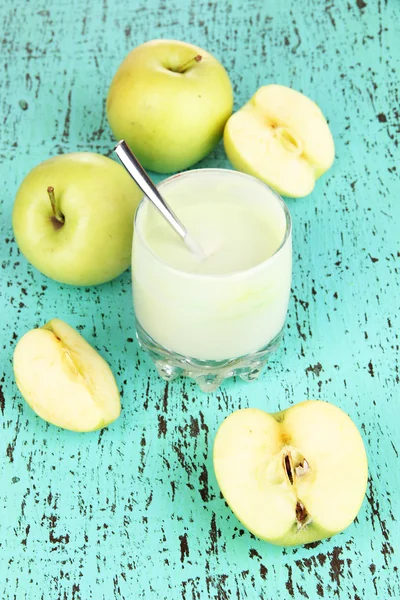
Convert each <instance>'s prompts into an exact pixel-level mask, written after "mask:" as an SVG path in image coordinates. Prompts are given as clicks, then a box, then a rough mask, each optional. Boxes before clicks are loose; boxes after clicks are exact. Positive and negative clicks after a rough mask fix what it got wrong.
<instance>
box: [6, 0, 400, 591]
mask: <svg viewBox="0 0 400 600" xmlns="http://www.w3.org/2000/svg"><path fill="white" fill-rule="evenodd" d="M0 20H1V27H2V31H3V36H2V37H3V40H2V45H1V49H2V50H1V55H0V64H1V69H2V78H1V82H0V85H1V92H2V93H1V115H2V126H1V131H0V136H1V138H0V155H1V166H0V169H1V180H2V190H1V194H0V202H1V204H0V206H1V223H0V236H1V237H0V254H1V261H0V262H1V266H2V270H1V317H0V319H1V321H0V324H1V327H0V336H1V338H0V339H1V350H2V355H1V370H0V390H1V396H0V397H1V404H0V408H1V417H0V418H1V444H0V474H1V486H0V506H1V519H0V527H1V531H0V565H1V566H0V573H1V577H0V597H1V598H2V599H4V600H7V599H11V598H15V599H18V600H20V599H23V598H29V599H30V600H39V599H41V600H45V599H46V600H47V599H50V600H55V599H74V600H88V599H90V598H95V599H96V600H97V599H100V598H105V599H107V600H110V599H121V598H124V599H131V598H146V599H147V598H157V599H158V598H168V599H177V598H182V599H184V600H189V599H190V600H192V599H193V600H195V599H203V598H218V599H224V598H238V599H244V598H252V599H253V598H263V599H267V600H269V599H276V598H283V599H286V598H287V599H289V600H290V599H292V598H295V599H301V598H310V599H317V598H340V599H347V598H349V599H354V600H357V599H359V598H363V599H367V600H369V599H370V598H380V599H381V600H382V599H386V598H389V597H391V598H400V587H399V571H398V566H399V539H400V529H399V516H398V515H399V512H400V511H399V491H400V480H399V472H400V470H399V458H398V453H399V451H400V444H399V441H400V440H399V426H398V409H399V372H398V343H399V342H398V331H399V271H398V268H399V256H400V254H399V250H400V248H399V233H398V231H399V216H400V215H399V212H400V211H399V202H398V200H399V198H398V196H399V192H400V188H399V178H398V170H397V169H398V157H399V149H398V138H399V112H398V111H399V97H398V85H399V83H398V82H399V57H400V52H399V50H400V47H399V40H400V32H399V21H400V5H399V3H397V2H395V1H394V0H392V1H391V2H389V1H386V2H385V1H384V0H378V1H377V2H372V0H366V1H363V0H348V1H346V2H345V1H340V0H332V2H330V3H327V2H319V1H317V0H315V1H310V0H309V1H303V2H296V1H295V0H292V1H287V2H281V3H275V2H256V1H254V0H250V1H245V0H243V1H241V2H239V1H236V2H229V0H220V1H219V2H215V1H211V2H205V1H204V0H198V1H197V2H194V1H193V2H190V3H186V4H185V3H183V2H181V1H180V0H171V1H169V2H164V1H163V0H138V1H136V2H128V3H126V2H122V1H120V0H104V1H103V2H102V3H98V2H90V1H89V0H75V2H58V0H47V1H46V2H44V1H40V0H36V1H32V2H22V1H17V2H13V3H12V2H10V1H9V2H5V1H4V0H3V2H2V3H1V7H0ZM155 37H171V38H178V39H179V38H180V39H185V40H187V41H191V42H194V43H197V44H199V45H200V46H204V47H205V48H207V49H208V50H210V51H212V52H213V53H215V54H216V56H217V57H218V58H220V59H221V60H222V62H223V63H224V65H225V66H226V68H227V69H228V71H229V74H230V76H231V78H232V81H233V84H234V88H235V106H236V107H239V106H240V105H242V104H243V103H244V102H245V101H246V100H247V99H248V98H249V96H250V95H252V94H253V92H254V91H255V90H256V89H257V88H258V87H259V86H260V85H262V84H265V83H271V82H279V83H282V84H286V85H290V86H293V87H295V88H297V89H299V90H301V91H304V92H305V93H307V94H308V95H310V96H311V97H312V98H313V99H315V100H316V101H317V103H318V104H319V105H320V106H321V107H322V109H323V111H324V112H325V114H326V115H327V117H328V118H329V121H330V124H331V127H332V131H333V134H334V137H335V140H336V147H337V160H336V162H335V165H334V167H333V168H332V170H331V172H330V173H329V174H328V175H327V176H326V177H324V178H323V179H322V180H320V181H319V182H318V184H317V186H316V189H315V191H314V192H313V194H311V195H310V196H309V197H308V198H305V199H302V200H297V201H293V200H289V206H290V210H291V213H292V217H293V221H294V275H293V296H292V300H291V304H290V310H289V319H288V325H287V330H286V336H285V341H284V345H283V347H282V349H281V350H280V352H279V353H278V354H277V355H276V357H275V358H274V359H273V360H272V361H271V363H270V366H269V368H268V369H267V370H266V372H265V374H264V375H263V376H262V378H261V379H260V380H259V381H257V382H255V383H252V384H245V383H243V382H241V381H229V382H228V383H226V384H225V385H223V386H222V387H221V389H220V390H219V391H218V392H217V393H215V394H212V395H204V394H202V393H200V392H199V391H198V390H197V389H196V388H195V387H194V385H193V384H191V383H188V382H186V381H184V380H179V381H176V382H174V383H172V384H170V385H166V384H165V383H164V382H163V381H161V380H160V379H159V378H158V377H157V376H156V373H155V370H154V368H153V366H152V365H151V363H150V361H149V360H148V359H147V358H146V356H144V355H143V354H142V353H141V352H140V351H139V350H138V348H137V346H136V343H135V341H134V322H133V312H132V304H131V290H130V273H129V272H127V273H125V274H124V275H123V276H122V277H120V278H119V279H118V280H116V281H113V282H111V283H109V284H107V285H104V286H100V287H95V288H91V289H79V288H71V287H67V286H63V285H58V284H57V283H55V282H52V281H50V280H48V279H46V278H45V277H44V276H41V275H40V274H38V273H37V272H36V271H35V270H34V269H33V268H32V267H30V266H29V265H28V264H27V262H26V261H25V259H24V258H23V257H21V256H20V254H19V252H18V249H17V247H16V244H15V242H14V240H13V236H12V230H11V221H10V218H11V209H12V203H13V198H14V195H15V192H16V190H17V187H18V185H19V183H20V181H21V180H22V178H23V177H24V175H25V174H26V173H27V172H28V171H29V169H30V168H32V167H33V166H34V165H36V164H37V163H39V162H41V161H42V160H44V159H45V158H47V157H48V156H50V155H52V154H54V153H58V152H68V151H73V150H94V151H98V152H101V153H104V154H110V149H111V148H112V145H113V139H112V136H111V134H110V131H109V129H108V126H107V122H106V117H105V112H104V98H105V95H106V92H107V88H108V85H109V83H110V80H111V77H112V75H113V73H114V71H115V70H116V68H117V66H118V64H119V63H120V61H121V60H122V58H123V57H124V56H125V55H126V53H127V52H128V51H129V50H130V49H131V48H132V47H134V46H136V45H137V44H140V43H141V42H143V41H145V40H148V39H152V38H155ZM200 166H219V167H228V166H229V165H228V162H227V160H226V158H225V155H224V151H223V148H222V146H219V147H218V148H217V149H216V150H215V151H214V152H213V153H212V154H211V155H210V156H209V157H208V158H207V159H206V160H204V161H203V162H202V163H201V165H200ZM159 179H160V178H159ZM53 316H58V317H60V318H62V319H65V320H66V321H68V322H69V323H71V324H72V325H74V326H75V327H77V328H78V329H79V330H81V331H82V333H83V334H84V335H85V336H86V338H87V339H88V340H89V341H90V342H91V343H92V344H94V345H95V347H96V348H97V349H98V350H99V351H100V352H101V354H102V355H103V356H104V357H105V358H106V359H107V360H108V361H109V362H110V364H111V365H112V367H113V370H114V372H115V373H116V376H117V380H118V384H119V387H120V389H121V393H122V394H123V397H122V402H123V412H122V416H121V418H120V419H119V421H118V422H116V423H115V424H114V425H112V426H110V427H109V428H107V429H106V430H104V431H101V432H100V433H93V434H85V435H81V434H74V433H70V432H67V431H62V430H59V429H57V428H55V427H52V426H50V425H47V424H46V423H45V422H43V421H41V420H40V419H39V418H37V417H36V416H35V415H34V414H33V412H32V411H31V410H30V409H29V408H28V407H27V406H26V405H25V403H24V402H23V401H22V399H21V397H20V395H19V394H18V392H17V390H16V387H15V384H14V381H13V375H12V368H11V358H12V352H13V349H14V346H15V343H16V340H17V339H18V338H19V337H20V336H21V335H22V334H23V333H24V332H25V331H27V330H28V329H31V328H32V327H35V326H38V325H41V324H43V323H44V322H45V321H46V320H48V319H50V318H51V317H53ZM317 397H318V398H323V399H326V400H329V401H331V402H334V403H335V404H337V405H338V406H340V407H342V408H343V409H344V410H346V411H347V412H348V413H349V414H350V415H351V417H352V418H353V419H354V420H355V422H356V423H357V425H358V426H359V428H360V429H361V432H362V434H363V437H364V440H365V443H366V447H367V451H368V456H369V464H370V481H369V486H368V492H367V497H366V500H365V502H364V504H363V507H362V509H361V512H360V514H359V517H358V518H357V520H356V522H355V524H353V525H352V526H351V527H350V528H349V529H348V530H347V531H345V532H344V533H342V534H340V535H338V536H336V537H334V538H333V539H331V540H328V541H324V542H322V543H319V544H312V545H309V546H308V547H300V548H295V549H286V550H285V549H282V548H277V547H273V546H271V545H268V544H266V543H264V542H262V541H260V540H258V539H256V538H254V537H253V536H252V535H250V534H249V533H248V532H247V531H244V529H243V528H242V527H241V525H240V523H239V522H238V521H237V520H236V518H235V517H234V516H233V515H232V513H231V512H230V510H229V509H228V508H227V506H226V505H225V503H224V502H223V500H222V499H221V497H220V494H219V491H218V488H217V485H216V481H215V477H214V474H213V469H212V459H211V449H212V443H213V439H214V435H215V432H216V429H217V427H218V425H219V423H221V421H222V420H223V418H224V417H225V416H226V415H227V414H228V413H229V412H230V411H232V410H234V409H236V408H238V407H246V406H257V407H261V408H264V409H266V410H269V411H276V410H280V409H282V408H285V407H286V406H288V405H290V404H292V403H294V402H297V401H300V400H303V399H305V398H317Z"/></svg>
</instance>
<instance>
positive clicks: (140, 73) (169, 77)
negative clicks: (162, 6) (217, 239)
mask: <svg viewBox="0 0 400 600" xmlns="http://www.w3.org/2000/svg"><path fill="white" fill-rule="evenodd" d="M196 55H201V57H202V59H201V60H200V62H194V64H193V65H191V66H190V67H189V68H188V69H187V70H186V71H185V72H183V73H178V72H176V71H174V69H177V68H178V67H179V66H181V65H183V64H185V63H186V62H187V61H189V60H191V59H192V58H194V57H195V56H196ZM232 108H233V92H232V86H231V82H230V80H229V77H228V74H227V72H226V71H225V69H224V67H223V66H222V65H221V63H220V62H218V60H217V59H216V58H214V56H212V55H211V54H209V53H208V52H206V51H205V50H203V49H202V48H199V47H198V46H194V45H192V44H188V43H185V42H181V41H176V40H153V41H150V42H146V43H145V44H142V45H141V46H138V47H137V48H135V49H134V50H132V51H131V52H130V54H128V56H127V57H126V58H125V60H124V61H123V62H122V63H121V65H120V67H119V68H118V70H117V72H116V74H115V76H114V79H113V81H112V83H111V86H110V89H109V92H108V97H107V117H108V122H109V124H110V127H111V129H112V131H113V133H114V135H115V137H116V139H122V138H123V139H125V141H126V142H127V143H128V145H129V146H130V148H131V150H132V152H133V153H134V154H136V156H137V157H138V159H139V161H140V162H141V164H142V165H143V167H145V168H146V169H150V170H152V171H156V172H158V173H172V172H175V171H181V170H183V169H187V168H188V167H190V166H192V165H194V164H195V163H196V162H198V161H199V160H201V159H202V158H204V157H205V156H206V155H207V154H208V153H209V152H210V151H211V150H212V149H213V148H214V147H215V146H216V144H217V143H218V142H219V140H220V139H221V137H222V134H223V130H224V126H225V123H226V121H227V119H228V118H229V116H230V115H231V114H232Z"/></svg>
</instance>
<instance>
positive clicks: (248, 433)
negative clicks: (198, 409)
mask: <svg viewBox="0 0 400 600" xmlns="http://www.w3.org/2000/svg"><path fill="white" fill-rule="evenodd" d="M213 458H214V468H215V474H216V477H217V481H218V484H219V486H220V488H221V491H222V494H223V495H224V497H225V500H226V502H227V503H228V504H229V506H230V507H231V509H232V511H233V512H234V513H235V514H236V516H237V518H238V519H239V520H240V521H241V522H242V523H243V525H244V526H245V527H247V528H248V529H249V530H250V531H251V532H252V533H253V534H254V535H256V536H258V537H260V538H262V539H265V540H267V541H269V542H271V543H272V544H277V545H281V546H293V545H298V544H305V543H309V542H314V541H317V540H321V539H323V538H326V537H330V536H332V535H334V534H336V533H338V532H339V531H342V530H343V529H345V528H346V527H348V526H349V525H350V524H351V523H352V521H353V520H354V518H355V517H356V515H357V513H358V511H359V509H360V506H361V503H362V501H363V498H364V495H365V491H366V486H367V478H368V464H367V457H366V453H365V448H364V444H363V441H362V439H361V436H360V433H359V431H358V430H357V428H356V426H355V424H354V423H353V421H352V420H351V419H350V417H349V416H348V415H347V414H346V413H344V412H343V411H342V410H341V409H339V408H337V407H336V406H334V405H332V404H329V403H327V402H323V401H320V400H309V401H306V402H302V403H299V404H296V405H294V406H292V407H290V408H288V409H287V410H284V411H282V412H279V413H275V414H268V413H266V412H264V411H262V410H259V409H255V408H249V409H244V410H239V411H236V412H234V413H232V414H231V415H230V416H228V417H227V418H226V419H225V421H224V422H223V423H222V425H221V426H220V428H219V430H218V432H217V435H216V438H215V443H214V456H213Z"/></svg>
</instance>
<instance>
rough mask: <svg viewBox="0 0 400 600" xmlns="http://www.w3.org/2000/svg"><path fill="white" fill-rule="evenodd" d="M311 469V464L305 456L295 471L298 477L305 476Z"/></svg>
mask: <svg viewBox="0 0 400 600" xmlns="http://www.w3.org/2000/svg"><path fill="white" fill-rule="evenodd" d="M309 470H310V465H309V464H308V462H307V461H306V459H305V458H303V460H302V462H301V463H299V464H298V465H297V467H296V468H295V470H294V471H295V473H296V476H297V477H304V475H307V473H308V471H309Z"/></svg>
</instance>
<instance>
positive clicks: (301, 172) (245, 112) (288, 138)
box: [224, 85, 335, 198]
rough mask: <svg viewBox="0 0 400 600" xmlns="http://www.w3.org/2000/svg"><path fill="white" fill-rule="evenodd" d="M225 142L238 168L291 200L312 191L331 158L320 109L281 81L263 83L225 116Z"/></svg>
mask: <svg viewBox="0 0 400 600" xmlns="http://www.w3.org/2000/svg"><path fill="white" fill-rule="evenodd" d="M224 145H225V150H226V153H227V155H228V158H229V160H230V161H231V163H232V165H233V166H234V167H235V168H236V169H238V170H239V171H243V172H244V173H248V174H250V175H254V176H255V177H258V178H259V179H261V180H262V181H264V182H265V183H267V184H268V185H270V186H271V187H272V188H273V189H275V190H276V191H277V192H278V193H279V194H282V195H283V196H289V197H293V198H297V197H302V196H306V195H307V194H309V193H310V192H312V190H313V189H314V185H315V181H316V179H318V177H320V176H321V175H322V174H323V173H325V171H327V170H328V169H329V167H330V166H331V165H332V163H333V160H334V156H335V146H334V142H333V138H332V134H331V131H330V129H329V126H328V124H327V122H326V120H325V117H324V115H323V114H322V112H321V110H320V109H319V108H318V106H317V105H316V104H315V102H313V101H312V100H310V99H309V98H307V96H304V95H303V94H301V93H300V92H297V91H295V90H293V89H291V88H288V87H285V86H283V85H266V86H264V87H261V88H260V89H259V90H258V91H257V92H256V93H255V94H254V96H253V97H252V98H251V99H250V100H249V102H247V104H245V105H244V106H243V107H242V108H241V109H240V110H238V111H237V112H236V113H234V114H233V115H232V116H231V117H230V118H229V120H228V122H227V123H226V126H225V130H224Z"/></svg>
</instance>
